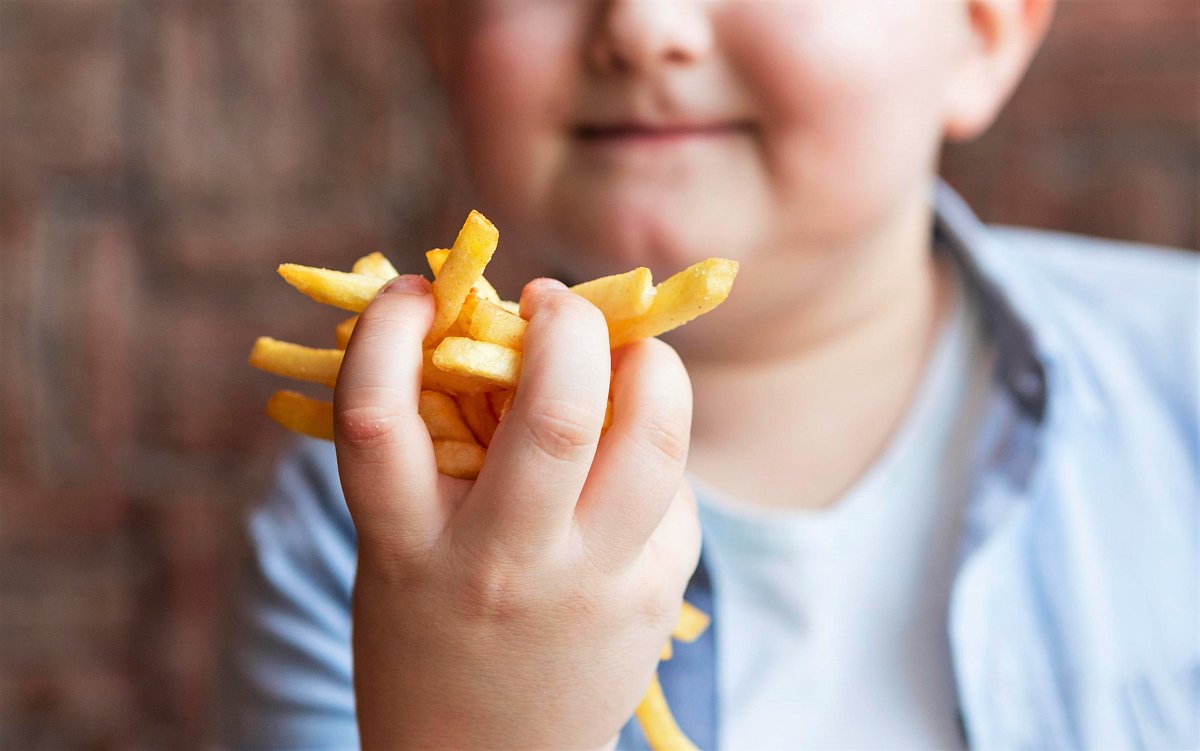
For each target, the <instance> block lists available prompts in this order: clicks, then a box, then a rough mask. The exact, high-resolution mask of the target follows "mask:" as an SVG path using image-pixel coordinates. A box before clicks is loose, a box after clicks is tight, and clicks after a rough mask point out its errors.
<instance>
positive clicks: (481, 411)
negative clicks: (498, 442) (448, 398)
mask: <svg viewBox="0 0 1200 751" xmlns="http://www.w3.org/2000/svg"><path fill="white" fill-rule="evenodd" d="M454 401H456V402H458V411H459V412H461V413H462V417H463V420H464V421H465V422H466V423H467V427H469V428H470V429H471V432H472V433H473V434H474V435H475V440H477V441H479V443H481V444H482V445H483V446H484V447H487V446H488V445H489V444H491V442H492V435H494V434H495V432H496V426H497V425H498V424H499V422H498V421H497V420H496V415H494V414H493V413H492V408H491V406H490V405H489V404H488V397H487V395H486V394H459V395H458V396H457V397H455V399H454Z"/></svg>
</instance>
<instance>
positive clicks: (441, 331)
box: [425, 211, 500, 347]
mask: <svg viewBox="0 0 1200 751" xmlns="http://www.w3.org/2000/svg"><path fill="white" fill-rule="evenodd" d="M499 237H500V234H499V233H498V232H497V231H496V228H495V227H494V226H492V223H491V222H489V221H488V220H487V219H485V218H484V216H483V214H480V213H479V212H478V211H472V212H471V213H470V214H469V215H468V216H467V221H466V222H464V223H463V226H462V229H461V230H460V231H459V233H458V238H457V239H455V241H454V247H453V248H451V249H450V252H449V253H448V254H446V260H445V262H444V263H443V264H442V267H441V268H440V269H439V270H438V273H437V278H436V279H434V281H433V300H434V303H435V305H436V309H435V311H434V315H433V325H432V326H430V328H429V335H428V336H426V337H425V344H426V346H430V347H432V346H435V345H437V343H438V342H440V341H441V340H442V337H443V336H445V334H446V330H447V329H449V328H450V325H451V324H453V323H454V322H455V321H456V320H457V319H458V314H459V312H460V311H461V310H462V305H463V300H465V299H466V298H467V293H468V292H470V291H471V288H472V287H474V286H475V283H476V282H478V281H479V278H480V277H481V276H483V270H484V268H485V267H486V266H487V264H488V261H490V260H492V254H493V253H495V252H496V242H497V240H498V239H499Z"/></svg>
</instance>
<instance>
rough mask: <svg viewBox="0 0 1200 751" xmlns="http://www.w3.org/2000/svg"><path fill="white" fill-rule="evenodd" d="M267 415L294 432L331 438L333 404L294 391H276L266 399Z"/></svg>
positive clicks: (328, 439) (330, 439)
mask: <svg viewBox="0 0 1200 751" xmlns="http://www.w3.org/2000/svg"><path fill="white" fill-rule="evenodd" d="M267 415H268V416H269V417H270V418H271V419H272V420H274V421H275V422H277V423H279V424H280V425H282V426H283V427H285V428H287V429H288V430H290V431H292V432H294V433H302V434H304V435H308V436H312V437H313V438H324V439H325V440H327V441H332V440H333V404H331V403H330V402H323V401H321V400H320V399H313V398H312V397H308V396H305V395H304V394H301V393H298V392H295V391H276V392H275V393H274V394H272V395H271V398H270V399H268V400H267Z"/></svg>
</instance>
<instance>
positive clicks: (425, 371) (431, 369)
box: [421, 349, 500, 394]
mask: <svg viewBox="0 0 1200 751" xmlns="http://www.w3.org/2000/svg"><path fill="white" fill-rule="evenodd" d="M433 352H434V351H433V350H432V349H427V350H425V352H424V357H425V360H424V363H423V365H422V368H421V388H423V389H426V390H428V391H441V392H442V393H444V394H486V393H488V392H492V391H499V390H500V389H499V388H498V387H496V386H493V385H492V384H491V383H488V382H487V381H484V380H481V379H479V378H473V377H470V376H463V375H459V374H458V373H448V372H446V371H444V370H442V369H441V368H439V367H438V366H437V365H435V364H434V362H433Z"/></svg>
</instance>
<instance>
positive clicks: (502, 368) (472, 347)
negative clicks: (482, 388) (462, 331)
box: [433, 336, 521, 389]
mask: <svg viewBox="0 0 1200 751" xmlns="http://www.w3.org/2000/svg"><path fill="white" fill-rule="evenodd" d="M433 364H434V365H435V366H437V368H438V369H439V370H442V371H445V372H447V373H453V374H455V375H460V376H466V377H469V378H473V379H478V380H481V381H484V382H485V383H488V384H490V385H492V386H497V387H499V388H502V389H511V388H515V387H516V385H517V377H518V376H519V375H520V372H521V353H520V352H517V351H516V350H512V349H509V348H508V347H501V346H500V345H499V344H492V343H491V342H477V341H475V340H474V339H467V338H466V337H461V336H450V337H446V338H445V339H443V340H442V342H441V343H440V344H438V346H437V349H435V350H434V351H433Z"/></svg>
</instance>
